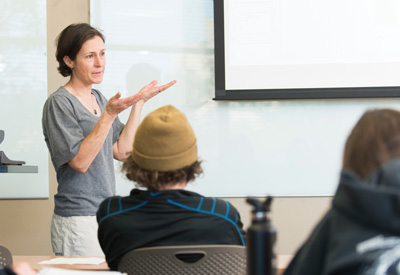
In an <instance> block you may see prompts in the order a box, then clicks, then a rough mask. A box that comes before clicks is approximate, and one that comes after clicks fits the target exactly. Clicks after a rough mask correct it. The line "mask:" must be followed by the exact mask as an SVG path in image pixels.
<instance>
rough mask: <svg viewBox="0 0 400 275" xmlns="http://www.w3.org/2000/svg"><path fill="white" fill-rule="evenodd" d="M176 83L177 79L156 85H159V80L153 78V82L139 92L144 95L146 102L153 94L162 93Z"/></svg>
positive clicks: (143, 98)
mask: <svg viewBox="0 0 400 275" xmlns="http://www.w3.org/2000/svg"><path fill="white" fill-rule="evenodd" d="M175 83H176V80H173V81H171V82H170V83H168V84H164V85H161V86H156V85H157V80H153V81H152V82H150V83H149V84H147V85H146V86H144V87H143V88H142V89H141V90H140V91H139V94H141V95H142V96H143V97H142V100H143V101H144V102H146V101H147V100H149V99H150V98H152V97H153V96H155V95H157V94H158V93H160V92H162V91H165V90H166V89H168V88H169V87H171V86H172V85H174V84H175Z"/></svg>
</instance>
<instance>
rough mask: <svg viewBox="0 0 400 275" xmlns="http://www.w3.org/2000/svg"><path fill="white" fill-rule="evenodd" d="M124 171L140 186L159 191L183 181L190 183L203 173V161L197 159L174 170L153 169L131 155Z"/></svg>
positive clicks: (125, 162)
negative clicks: (138, 162)
mask: <svg viewBox="0 0 400 275" xmlns="http://www.w3.org/2000/svg"><path fill="white" fill-rule="evenodd" d="M122 172H124V173H125V175H126V177H127V178H128V179H129V180H131V181H134V182H136V184H137V185H138V186H140V187H145V188H147V190H149V191H158V190H160V189H161V188H162V187H163V186H166V185H171V184H176V183H179V182H182V181H185V182H187V183H189V182H190V181H192V180H194V179H195V178H197V177H198V176H200V175H201V174H202V173H203V169H202V168H201V161H199V160H197V161H195V162H194V163H193V164H191V165H189V166H185V167H183V168H181V169H178V170H174V171H166V172H161V171H157V170H155V171H151V170H147V169H143V168H141V167H139V166H138V165H137V164H136V163H135V162H134V161H133V159H132V158H131V157H130V156H129V157H128V158H127V159H126V160H125V161H124V162H123V165H122Z"/></svg>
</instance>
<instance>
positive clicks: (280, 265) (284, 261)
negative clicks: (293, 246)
mask: <svg viewBox="0 0 400 275" xmlns="http://www.w3.org/2000/svg"><path fill="white" fill-rule="evenodd" d="M292 257H293V256H292V255H278V256H277V257H276V258H277V269H278V275H281V274H283V272H284V271H285V268H286V267H287V265H288V264H289V262H290V260H291V259H292ZM55 258H91V257H84V256H64V257H58V256H13V261H14V262H28V263H29V264H30V265H31V267H32V268H33V269H36V270H40V269H42V268H45V267H53V268H65V269H75V270H92V271H107V270H110V269H109V268H108V266H107V263H106V262H103V263H101V264H98V265H96V264H72V265H70V264H39V262H42V261H48V260H51V259H55ZM95 258H102V259H104V257H95Z"/></svg>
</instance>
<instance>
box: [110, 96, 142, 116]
mask: <svg viewBox="0 0 400 275" xmlns="http://www.w3.org/2000/svg"><path fill="white" fill-rule="evenodd" d="M142 98H143V95H142V94H141V93H137V94H134V95H132V96H129V97H126V98H121V92H118V93H117V94H116V95H115V96H113V97H111V98H110V99H109V100H108V102H107V105H106V112H107V113H109V114H110V115H114V116H116V115H118V114H119V113H121V112H122V111H124V110H125V109H127V108H129V107H131V106H132V105H133V104H135V103H136V102H138V101H139V100H141V99H142Z"/></svg>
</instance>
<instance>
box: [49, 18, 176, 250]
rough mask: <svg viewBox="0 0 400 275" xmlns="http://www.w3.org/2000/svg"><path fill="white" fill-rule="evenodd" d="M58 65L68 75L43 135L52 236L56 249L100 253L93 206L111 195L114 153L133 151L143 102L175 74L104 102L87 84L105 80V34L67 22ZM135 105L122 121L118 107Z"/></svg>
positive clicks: (54, 96) (122, 155) (51, 107)
mask: <svg viewBox="0 0 400 275" xmlns="http://www.w3.org/2000/svg"><path fill="white" fill-rule="evenodd" d="M56 58H57V61H58V63H59V67H58V70H59V72H60V74H61V75H63V76H64V77H67V76H70V79H69V81H68V82H67V83H66V84H65V85H64V86H62V87H60V88H59V89H58V90H57V91H56V92H54V93H53V94H52V95H50V96H49V98H48V99H47V101H46V103H45V105H44V109H43V117H42V126H43V134H44V137H45V141H46V144H47V147H48V148H49V151H50V156H51V159H52V162H53V165H54V168H55V170H56V173H57V182H58V190H57V194H56V195H55V196H54V201H55V208H54V214H53V218H52V226H51V239H52V247H53V251H54V253H55V254H56V255H65V256H67V255H78V256H85V255H91V256H93V255H102V251H101V248H100V246H99V244H98V240H97V222H96V217H95V215H96V211H97V209H98V206H99V204H100V203H101V202H102V201H103V200H104V199H105V198H107V197H109V196H112V195H115V192H116V191H115V175H114V166H113V159H114V158H115V159H117V160H124V159H125V158H126V157H127V156H128V154H129V152H131V151H132V144H133V140H134V137H135V133H136V129H137V127H138V125H139V122H140V113H141V110H142V107H143V104H144V103H145V102H146V101H147V100H149V99H150V98H152V97H153V96H155V95H157V94H158V93H159V92H161V91H164V90H166V89H167V88H169V87H170V86H172V85H173V84H174V83H175V81H172V82H170V83H168V84H166V85H162V86H156V84H157V82H156V81H153V82H151V83H150V84H148V85H147V86H145V87H143V88H142V89H141V90H140V92H139V93H137V94H135V95H132V96H130V97H127V98H121V94H120V92H118V93H117V94H116V95H115V96H113V97H111V98H110V99H109V100H108V101H107V100H106V98H105V97H104V96H103V95H102V94H101V93H100V92H99V91H98V90H95V89H93V88H92V85H93V84H99V83H101V82H102V80H103V74H104V69H105V64H106V58H105V48H104V37H103V35H102V34H101V33H100V32H99V31H98V30H96V29H95V28H93V27H91V26H90V25H89V24H85V23H81V24H72V25H70V26H68V27H67V28H65V29H64V30H63V31H62V32H61V33H60V35H59V37H58V39H57V52H56ZM131 106H132V109H131V112H130V115H129V118H128V121H127V123H126V124H125V125H124V124H123V123H121V122H120V120H119V118H118V114H119V113H121V112H122V111H124V110H125V109H127V108H129V107H131Z"/></svg>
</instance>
